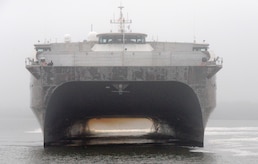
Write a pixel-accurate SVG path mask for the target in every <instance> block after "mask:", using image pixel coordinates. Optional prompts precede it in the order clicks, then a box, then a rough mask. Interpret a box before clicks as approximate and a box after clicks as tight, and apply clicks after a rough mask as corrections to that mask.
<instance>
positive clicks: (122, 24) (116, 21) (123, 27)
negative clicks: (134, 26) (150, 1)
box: [110, 6, 132, 33]
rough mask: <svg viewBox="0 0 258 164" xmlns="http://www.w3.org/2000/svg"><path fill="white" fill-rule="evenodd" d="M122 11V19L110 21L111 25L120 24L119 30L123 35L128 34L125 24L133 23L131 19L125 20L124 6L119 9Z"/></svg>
mask: <svg viewBox="0 0 258 164" xmlns="http://www.w3.org/2000/svg"><path fill="white" fill-rule="evenodd" d="M118 8H119V9H120V17H119V19H118V20H115V19H113V20H110V23H111V24H118V25H119V29H118V31H119V32H121V33H123V32H126V31H125V24H131V23H132V20H129V19H125V18H124V15H123V8H124V7H123V6H119V7H118Z"/></svg>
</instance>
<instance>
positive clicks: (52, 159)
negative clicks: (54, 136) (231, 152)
mask: <svg viewBox="0 0 258 164" xmlns="http://www.w3.org/2000/svg"><path fill="white" fill-rule="evenodd" d="M20 149H23V152H26V153H23V154H22V156H23V157H24V158H23V161H24V163H195V162H198V161H199V162H200V161H201V163H216V159H215V158H214V156H213V154H210V153H203V152H196V153H192V152H191V149H190V148H183V147H172V146H171V147H170V146H137V145H132V146H116V147H113V146H94V147H87V148H71V147H69V148H60V147H59V148H47V149H43V148H40V147H34V148H32V147H31V148H26V147H21V148H20ZM199 162H198V163H199Z"/></svg>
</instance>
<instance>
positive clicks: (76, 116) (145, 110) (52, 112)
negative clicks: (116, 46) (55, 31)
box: [44, 81, 204, 147]
mask: <svg viewBox="0 0 258 164" xmlns="http://www.w3.org/2000/svg"><path fill="white" fill-rule="evenodd" d="M92 118H147V119H149V120H151V122H152V123H153V128H152V130H151V131H150V132H149V133H146V134H143V135H137V136H134V135H132V136H130V135H129V136H103V135H102V136H96V135H95V134H92V133H91V130H90V129H89V125H88V122H89V120H91V119H92ZM132 121H133V119H132ZM132 125H133V124H132ZM135 126H138V125H135ZM139 126H140V125H139ZM133 128H137V127H133ZM203 135H204V127H203V121H202V113H201V108H200V104H199V101H198V98H197V96H196V94H195V93H194V92H193V90H192V89H191V88H190V87H189V86H187V85H185V84H182V83H178V82H146V81H145V82H119V81H118V82H69V83H65V84H63V85H61V86H60V87H58V88H57V89H56V90H55V91H54V93H53V94H52V96H51V98H50V100H49V103H48V106H47V111H46V115H45V125H44V145H45V146H60V145H68V146H69V145H70V146H84V145H95V144H146V143H147V144H148V143H152V144H170V143H173V144H179V145H186V146H199V147H202V146H203Z"/></svg>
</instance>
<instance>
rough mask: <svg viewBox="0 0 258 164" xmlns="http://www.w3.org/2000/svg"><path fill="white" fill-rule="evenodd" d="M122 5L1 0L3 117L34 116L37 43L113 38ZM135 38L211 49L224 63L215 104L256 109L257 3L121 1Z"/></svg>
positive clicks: (98, 0)
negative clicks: (29, 62)
mask: <svg viewBox="0 0 258 164" xmlns="http://www.w3.org/2000/svg"><path fill="white" fill-rule="evenodd" d="M120 3H121V1H120V0H108V1H106V0H94V1H93V0H92V1H85V0H56V1H53V0H44V1H43V0H23V1H19V0H1V1H0V50H1V51H0V52H1V69H0V74H1V81H0V84H1V85H0V91H1V92H0V98H1V100H0V102H1V103H0V111H1V113H3V111H5V112H8V111H19V110H20V111H30V110H29V101H30V100H29V99H30V93H29V83H30V74H29V72H28V71H27V70H26V69H25V63H24V59H25V58H26V57H28V56H33V55H34V54H35V51H34V47H33V44H35V43H37V42H38V40H40V41H41V42H44V41H46V40H47V41H50V42H56V41H57V42H62V41H63V36H64V35H65V34H67V33H68V34H70V35H71V36H72V41H83V40H85V39H87V35H88V32H89V31H90V30H91V24H93V28H94V31H96V32H98V33H101V32H109V31H110V29H111V28H113V29H115V27H113V26H111V25H110V24H109V21H110V19H112V18H113V17H114V15H115V16H116V17H117V16H118V14H119V10H118V8H117V7H118V6H119V5H120ZM122 4H123V6H125V10H124V13H125V14H126V15H127V13H128V16H129V18H130V19H132V21H133V24H132V25H131V29H132V31H134V32H143V33H147V34H148V40H153V39H155V40H159V41H172V42H174V41H176V42H181V41H182V42H193V40H194V38H196V41H197V42H203V40H205V42H206V43H209V44H210V50H212V51H213V52H214V53H215V54H216V55H217V56H220V57H223V59H224V65H223V69H222V70H221V71H219V72H218V73H217V87H218V89H217V103H218V104H221V103H225V102H230V103H236V104H237V103H239V102H243V103H252V104H254V103H256V102H257V100H258V98H257V92H258V73H257V72H256V71H257V70H258V64H257V63H258V53H257V46H258V10H257V9H258V1H257V0H245V1H244V0H227V1H225V0H216V1H215V0H161V1H149V0H141V1H139V0H123V1H122Z"/></svg>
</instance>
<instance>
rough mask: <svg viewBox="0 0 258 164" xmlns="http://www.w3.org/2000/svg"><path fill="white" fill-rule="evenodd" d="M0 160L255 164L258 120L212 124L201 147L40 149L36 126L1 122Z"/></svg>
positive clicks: (142, 146) (10, 161)
mask: <svg viewBox="0 0 258 164" xmlns="http://www.w3.org/2000/svg"><path fill="white" fill-rule="evenodd" d="M0 127H1V131H0V132H1V135H0V161H1V164H2V163H3V164H5V163H8V164H9V163H26V164H27V163H33V164H34V163H51V164H52V163H178V164H182V163H205V164H206V163H209V164H210V163H217V164H220V163H229V164H235V163H246V164H248V163H257V160H258V153H257V152H258V145H257V141H258V121H256V120H254V121H246V120H245V121H241V120H240V121H239V120H238V121H232V120H231V121H222V120H219V121H213V122H209V124H208V127H207V128H206V132H205V146H204V148H187V147H175V146H164V145H150V144H145V145H120V146H119V145H109V146H87V147H80V148H75V147H59V148H47V149H44V148H43V137H42V133H41V131H40V130H39V129H38V127H39V126H38V124H37V123H35V121H32V120H17V119H16V120H8V119H2V120H1V119H0Z"/></svg>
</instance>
